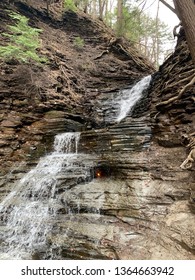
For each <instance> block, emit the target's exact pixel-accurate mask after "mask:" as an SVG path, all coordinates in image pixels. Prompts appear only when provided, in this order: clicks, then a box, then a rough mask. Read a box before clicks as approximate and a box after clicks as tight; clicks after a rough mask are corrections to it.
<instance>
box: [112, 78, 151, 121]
mask: <svg viewBox="0 0 195 280" xmlns="http://www.w3.org/2000/svg"><path fill="white" fill-rule="evenodd" d="M150 81H151V76H147V77H144V78H143V79H142V80H141V81H139V82H138V83H137V84H136V85H135V86H133V87H132V88H131V89H125V90H122V91H121V101H120V102H119V106H120V112H119V115H118V117H117V119H116V121H117V122H120V121H121V120H122V119H124V118H125V117H126V116H127V115H128V114H129V113H130V112H131V110H132V108H133V106H134V105H135V104H136V103H137V102H138V101H139V99H140V98H141V97H142V93H143V91H144V90H145V89H147V88H148V86H149V84H150Z"/></svg>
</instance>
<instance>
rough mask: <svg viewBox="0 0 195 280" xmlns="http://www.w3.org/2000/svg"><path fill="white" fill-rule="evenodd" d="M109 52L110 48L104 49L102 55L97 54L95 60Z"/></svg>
mask: <svg viewBox="0 0 195 280" xmlns="http://www.w3.org/2000/svg"><path fill="white" fill-rule="evenodd" d="M107 53H109V50H105V51H103V52H102V53H101V54H100V55H98V56H96V57H95V58H94V60H97V59H100V58H101V57H102V56H103V55H105V54H107Z"/></svg>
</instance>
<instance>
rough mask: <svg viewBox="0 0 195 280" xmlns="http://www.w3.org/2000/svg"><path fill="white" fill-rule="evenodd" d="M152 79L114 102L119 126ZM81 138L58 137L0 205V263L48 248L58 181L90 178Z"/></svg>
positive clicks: (127, 91)
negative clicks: (81, 151) (51, 151)
mask: <svg viewBox="0 0 195 280" xmlns="http://www.w3.org/2000/svg"><path fill="white" fill-rule="evenodd" d="M150 79H151V77H150V76H148V77H145V78H144V79H142V80H141V81H140V82H138V83H137V84H136V85H135V86H134V87H132V88H131V89H130V90H129V89H128V90H123V91H121V92H120V97H117V99H116V100H114V101H113V102H115V103H116V104H118V107H119V108H120V110H118V113H117V116H115V121H116V122H120V121H121V120H122V119H123V118H125V117H126V116H127V115H128V113H129V112H130V111H131V109H132V107H133V106H134V105H135V103H136V102H137V101H138V100H139V99H140V98H141V95H142V92H143V90H145V89H146V88H147V87H148V85H149V83H150ZM79 137H80V133H78V132H75V133H63V134H60V135H57V136H56V137H55V139H54V147H53V153H51V154H49V155H47V156H45V157H43V158H41V159H40V161H39V163H38V164H37V166H36V167H35V168H34V169H32V170H31V171H30V172H28V173H27V174H26V175H25V176H24V177H23V178H22V179H21V180H20V181H19V182H18V183H17V184H16V186H15V187H14V189H13V191H12V192H10V194H9V195H8V196H7V197H6V198H5V199H4V201H2V202H1V204H0V213H1V221H2V222H1V223H2V225H1V235H0V241H1V248H0V258H1V259H30V258H31V257H32V254H33V252H34V251H36V250H37V249H39V248H44V247H46V246H47V236H48V234H49V233H50V232H51V231H52V227H53V222H52V221H53V220H54V219H55V216H56V210H55V205H56V204H57V203H58V201H57V195H56V188H57V186H58V184H59V181H58V179H59V177H60V176H61V177H62V175H63V178H65V179H67V178H73V177H75V178H76V181H75V182H77V179H80V178H83V180H85V179H86V178H87V177H90V167H89V166H85V159H86V160H87V159H89V155H83V156H82V159H80V160H79V154H78V143H79ZM83 159H84V160H83ZM78 182H79V180H78ZM65 184H66V180H65ZM96 212H97V213H98V211H96Z"/></svg>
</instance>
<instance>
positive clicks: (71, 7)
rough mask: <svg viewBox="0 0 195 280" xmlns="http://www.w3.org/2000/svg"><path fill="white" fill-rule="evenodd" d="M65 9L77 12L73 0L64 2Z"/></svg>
mask: <svg viewBox="0 0 195 280" xmlns="http://www.w3.org/2000/svg"><path fill="white" fill-rule="evenodd" d="M64 9H65V11H67V10H71V11H73V12H75V11H76V10H77V8H76V6H75V3H74V1H73V0H64Z"/></svg>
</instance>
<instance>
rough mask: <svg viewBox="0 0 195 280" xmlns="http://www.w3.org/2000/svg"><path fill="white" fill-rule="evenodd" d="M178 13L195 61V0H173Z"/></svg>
mask: <svg viewBox="0 0 195 280" xmlns="http://www.w3.org/2000/svg"><path fill="white" fill-rule="evenodd" d="M173 2H174V5H175V10H176V11H177V15H178V17H179V19H180V20H181V22H182V25H183V27H184V30H185V34H186V39H187V43H188V47H189V49H190V53H191V56H192V59H193V61H194V63H195V4H194V0H173Z"/></svg>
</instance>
